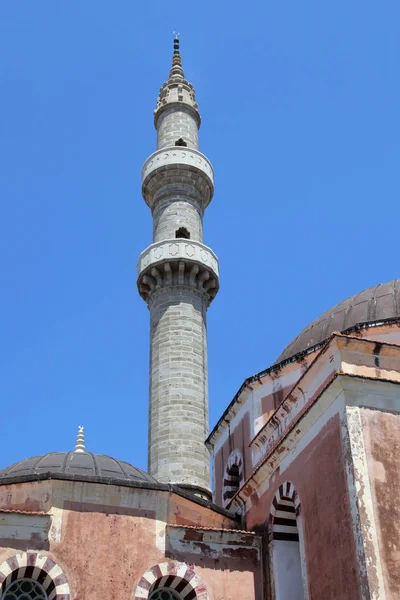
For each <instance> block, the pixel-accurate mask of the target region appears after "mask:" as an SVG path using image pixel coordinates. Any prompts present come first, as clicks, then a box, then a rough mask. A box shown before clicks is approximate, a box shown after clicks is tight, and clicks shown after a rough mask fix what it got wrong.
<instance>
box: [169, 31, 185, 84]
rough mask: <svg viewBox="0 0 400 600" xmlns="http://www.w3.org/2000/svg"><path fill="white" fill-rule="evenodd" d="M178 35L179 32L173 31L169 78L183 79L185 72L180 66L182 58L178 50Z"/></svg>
mask: <svg viewBox="0 0 400 600" xmlns="http://www.w3.org/2000/svg"><path fill="white" fill-rule="evenodd" d="M179 36H180V33H179V32H176V31H174V55H173V57H172V67H171V70H170V72H169V78H170V79H173V78H175V77H180V78H181V79H184V77H185V74H184V72H183V68H182V59H181V54H180V51H179Z"/></svg>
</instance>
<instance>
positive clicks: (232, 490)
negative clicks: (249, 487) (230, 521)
mask: <svg viewBox="0 0 400 600" xmlns="http://www.w3.org/2000/svg"><path fill="white" fill-rule="evenodd" d="M243 481H244V473H243V458H242V453H241V452H240V450H234V451H233V452H231V453H230V455H229V458H228V462H227V464H226V467H225V471H224V485H223V490H222V500H223V503H224V506H227V504H228V503H229V502H230V500H232V498H233V496H234V495H235V494H236V492H237V491H238V489H239V488H240V487H241V486H242V485H243Z"/></svg>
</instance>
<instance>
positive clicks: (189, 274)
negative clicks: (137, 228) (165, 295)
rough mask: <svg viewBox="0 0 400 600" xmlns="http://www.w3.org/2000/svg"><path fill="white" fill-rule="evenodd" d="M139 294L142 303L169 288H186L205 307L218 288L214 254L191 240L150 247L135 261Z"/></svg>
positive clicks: (171, 241)
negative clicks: (197, 297)
mask: <svg viewBox="0 0 400 600" xmlns="http://www.w3.org/2000/svg"><path fill="white" fill-rule="evenodd" d="M137 269H138V281H137V283H138V288H139V293H140V295H141V296H142V298H143V299H144V300H145V301H146V302H151V301H152V300H153V299H154V296H155V294H157V295H158V292H160V291H161V290H163V289H165V288H168V289H171V288H172V287H174V288H177V287H179V288H180V289H182V290H183V289H188V288H190V289H191V290H192V291H193V292H195V293H197V294H200V295H201V296H203V297H204V298H205V299H206V301H207V304H210V303H211V302H212V300H213V299H214V298H215V296H216V294H217V292H218V288H219V269H218V259H217V257H216V256H215V254H214V252H213V251H212V250H210V248H207V246H204V245H203V244H201V243H200V242H196V241H194V240H190V241H189V240H183V239H182V240H177V239H173V240H165V241H162V242H157V243H155V244H152V245H151V246H149V247H148V248H146V250H145V251H144V252H142V254H141V255H140V257H139V261H138V265H137Z"/></svg>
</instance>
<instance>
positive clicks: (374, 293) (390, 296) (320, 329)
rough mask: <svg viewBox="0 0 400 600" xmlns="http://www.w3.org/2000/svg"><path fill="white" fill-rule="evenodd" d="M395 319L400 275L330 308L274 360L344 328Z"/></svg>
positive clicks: (399, 305)
mask: <svg viewBox="0 0 400 600" xmlns="http://www.w3.org/2000/svg"><path fill="white" fill-rule="evenodd" d="M396 319H399V320H400V279H394V280H393V281H390V282H388V283H381V284H379V285H377V286H375V287H371V288H368V289H367V290H363V291H362V292H360V293H359V294H356V295H355V296H351V298H347V300H343V302H340V304H337V305H336V306H334V307H333V308H331V309H330V310H327V311H326V312H325V313H324V314H323V315H321V316H320V317H319V318H318V319H316V320H315V321H313V322H312V323H310V325H307V327H306V328H305V329H303V331H302V332H301V333H300V335H298V336H297V337H296V338H295V339H294V340H293V341H292V342H291V343H290V344H289V345H288V346H287V347H286V348H285V350H284V351H283V352H282V354H281V355H280V356H279V358H278V359H277V360H276V361H275V364H278V363H280V362H282V361H284V360H286V359H289V358H291V357H293V356H295V355H296V354H299V353H302V352H306V351H307V350H310V349H311V348H313V347H314V346H318V345H319V344H321V343H322V342H324V341H325V340H327V339H328V338H329V336H330V335H331V334H332V333H333V332H334V331H340V332H344V331H347V330H351V329H352V328H355V327H356V326H357V325H361V324H367V323H370V324H371V323H379V322H382V321H390V320H396Z"/></svg>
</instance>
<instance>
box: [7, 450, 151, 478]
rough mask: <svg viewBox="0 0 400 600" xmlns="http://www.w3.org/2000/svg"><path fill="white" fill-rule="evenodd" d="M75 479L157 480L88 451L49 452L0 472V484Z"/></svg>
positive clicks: (120, 462)
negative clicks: (50, 479)
mask: <svg viewBox="0 0 400 600" xmlns="http://www.w3.org/2000/svg"><path fill="white" fill-rule="evenodd" d="M46 476H48V477H49V478H51V477H52V476H53V477H54V478H57V479H63V478H65V479H75V480H80V481H82V480H83V481H91V480H92V481H93V480H95V481H101V480H104V481H106V482H107V483H109V482H110V481H112V482H115V483H121V484H123V483H126V484H128V483H131V484H134V483H137V484H145V483H153V484H156V483H157V480H156V479H154V477H152V476H151V475H149V474H148V473H145V472H144V471H141V470H140V469H137V468H136V467H134V466H133V465H131V464H129V463H127V462H124V461H122V460H116V459H115V458H111V456H106V455H104V454H93V453H92V452H50V453H49V454H44V455H43V456H33V457H32V458H26V459H25V460H21V461H20V462H18V463H15V464H13V465H11V466H9V467H6V468H5V469H3V470H1V471H0V484H1V483H2V482H3V481H7V482H8V481H9V480H13V479H15V480H23V479H25V478H26V479H29V480H32V479H35V477H37V478H45V477H46Z"/></svg>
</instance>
